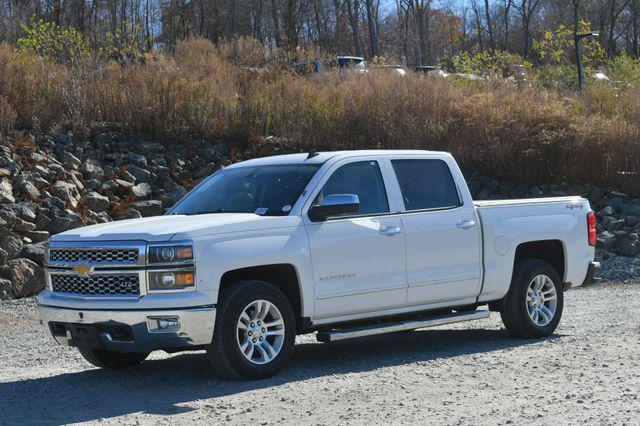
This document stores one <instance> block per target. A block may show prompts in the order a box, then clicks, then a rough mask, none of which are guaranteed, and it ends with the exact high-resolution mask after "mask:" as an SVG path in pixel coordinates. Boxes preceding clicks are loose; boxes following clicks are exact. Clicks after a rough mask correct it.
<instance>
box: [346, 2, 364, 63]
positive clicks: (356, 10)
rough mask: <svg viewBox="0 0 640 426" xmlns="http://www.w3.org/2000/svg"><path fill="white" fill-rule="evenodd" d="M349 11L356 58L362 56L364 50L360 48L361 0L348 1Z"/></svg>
mask: <svg viewBox="0 0 640 426" xmlns="http://www.w3.org/2000/svg"><path fill="white" fill-rule="evenodd" d="M346 1H347V11H348V12H349V21H350V22H351V33H352V34H353V46H354V49H355V55H356V56H362V48H361V46H360V30H359V19H358V18H359V15H360V0H346Z"/></svg>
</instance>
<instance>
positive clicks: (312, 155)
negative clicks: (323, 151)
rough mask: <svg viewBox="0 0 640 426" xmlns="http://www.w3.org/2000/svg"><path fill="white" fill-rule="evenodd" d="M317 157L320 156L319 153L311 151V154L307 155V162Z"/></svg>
mask: <svg viewBox="0 0 640 426" xmlns="http://www.w3.org/2000/svg"><path fill="white" fill-rule="evenodd" d="M318 155H320V153H319V152H317V151H311V152H309V155H307V160H308V159H310V158H313V157H317V156H318Z"/></svg>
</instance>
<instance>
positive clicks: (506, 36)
mask: <svg viewBox="0 0 640 426" xmlns="http://www.w3.org/2000/svg"><path fill="white" fill-rule="evenodd" d="M512 4H513V0H505V2H504V42H503V44H502V50H507V49H508V46H509V11H510V9H511V5H512Z"/></svg>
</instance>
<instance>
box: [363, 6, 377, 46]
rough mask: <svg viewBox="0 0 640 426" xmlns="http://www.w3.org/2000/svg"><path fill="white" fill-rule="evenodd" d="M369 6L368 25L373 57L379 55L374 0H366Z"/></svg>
mask: <svg viewBox="0 0 640 426" xmlns="http://www.w3.org/2000/svg"><path fill="white" fill-rule="evenodd" d="M365 5H366V8H367V26H368V27H369V45H370V46H371V57H372V58H375V57H376V56H378V23H377V16H376V14H375V13H374V0H365Z"/></svg>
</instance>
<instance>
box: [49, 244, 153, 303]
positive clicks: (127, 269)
mask: <svg viewBox="0 0 640 426" xmlns="http://www.w3.org/2000/svg"><path fill="white" fill-rule="evenodd" d="M146 249H147V245H146V242H145V241H126V242H123V241H80V242H75V241H53V242H51V244H50V245H49V248H48V250H47V253H46V264H47V268H46V270H45V274H46V280H47V286H48V287H49V288H50V289H51V291H53V292H54V293H59V294H64V295H76V296H78V297H110V296H118V297H120V296H130V297H131V296H135V297H140V296H143V295H145V294H146V275H145V271H144V267H145V263H146Z"/></svg>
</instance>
